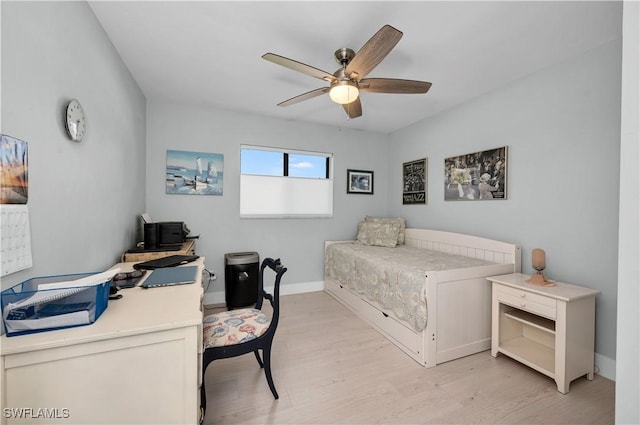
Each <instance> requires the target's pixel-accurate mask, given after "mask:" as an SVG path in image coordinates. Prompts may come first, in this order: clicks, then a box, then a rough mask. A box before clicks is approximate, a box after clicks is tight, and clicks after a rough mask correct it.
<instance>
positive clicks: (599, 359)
mask: <svg viewBox="0 0 640 425" xmlns="http://www.w3.org/2000/svg"><path fill="white" fill-rule="evenodd" d="M265 289H266V290H267V292H271V291H273V286H267V287H265ZM323 290H324V281H323V280H319V281H316V282H301V283H290V284H286V285H282V286H280V295H293V294H303V293H305V292H316V291H323ZM204 304H205V305H211V304H225V299H224V291H216V292H207V293H205V294H204ZM595 364H596V368H595V373H597V374H598V375H600V376H603V377H605V378H607V379H611V380H612V381H615V380H616V361H615V360H614V359H611V358H609V357H606V356H603V355H601V354H598V353H595Z"/></svg>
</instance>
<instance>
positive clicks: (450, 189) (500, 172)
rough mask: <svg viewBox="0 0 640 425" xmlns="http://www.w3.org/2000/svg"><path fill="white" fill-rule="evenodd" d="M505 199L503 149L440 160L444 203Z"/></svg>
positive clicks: (504, 159) (504, 150) (505, 174)
mask: <svg viewBox="0 0 640 425" xmlns="http://www.w3.org/2000/svg"><path fill="white" fill-rule="evenodd" d="M492 199H507V147H506V146H503V147H501V148H496V149H489V150H486V151H480V152H474V153H468V154H466V155H459V156H453V157H451V158H445V160H444V200H445V201H476V200H492Z"/></svg>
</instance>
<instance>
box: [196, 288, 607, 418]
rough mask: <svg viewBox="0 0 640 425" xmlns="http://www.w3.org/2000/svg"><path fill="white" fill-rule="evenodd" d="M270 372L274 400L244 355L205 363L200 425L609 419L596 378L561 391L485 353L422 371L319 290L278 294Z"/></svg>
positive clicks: (601, 382)
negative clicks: (203, 412) (276, 395)
mask: <svg viewBox="0 0 640 425" xmlns="http://www.w3.org/2000/svg"><path fill="white" fill-rule="evenodd" d="M461 314H463V313H461ZM272 370H273V375H274V382H275V385H276V388H277V390H278V393H279V395H280V399H279V400H274V399H273V396H272V395H271V392H270V391H269V387H268V386H267V382H266V379H265V377H264V373H263V371H262V369H260V368H259V367H258V364H257V362H256V360H255V357H254V356H253V355H245V356H241V357H237V358H233V359H224V360H217V361H214V362H213V363H211V364H210V365H209V367H208V369H207V372H206V375H205V379H206V383H207V400H208V405H207V406H208V407H207V413H206V416H205V420H204V423H205V424H258V423H260V424H355V423H358V424H613V423H614V404H615V403H614V397H615V395H614V389H615V385H614V382H612V381H610V380H608V379H606V378H603V377H601V376H599V375H596V377H595V379H594V380H593V381H588V380H587V379H586V378H579V379H577V380H575V381H573V382H572V383H571V386H570V392H569V393H568V394H566V395H562V394H560V393H559V392H558V391H557V390H556V385H555V383H554V382H553V380H551V379H550V378H548V377H546V376H544V375H542V374H540V373H538V372H535V371H533V370H531V369H529V368H528V367H526V366H523V365H521V364H520V363H517V362H515V361H513V360H511V359H509V358H508V357H506V356H503V355H499V356H498V358H493V357H491V354H490V351H485V352H482V353H478V354H475V355H472V356H468V357H465V358H462V359H458V360H454V361H451V362H447V363H443V364H440V365H438V366H436V367H435V368H431V369H426V368H423V367H421V366H419V365H418V364H417V363H416V362H415V361H413V360H412V359H410V358H409V357H408V356H407V355H406V354H404V353H403V352H402V351H400V350H399V349H398V348H396V347H395V346H394V345H393V344H391V343H390V342H389V341H387V340H386V339H385V338H384V337H382V336H381V335H380V334H378V333H377V332H376V331H375V330H373V329H372V328H370V327H369V326H368V325H366V324H365V323H364V322H362V321H361V320H360V319H358V318H357V317H356V316H355V315H353V313H351V312H350V311H349V310H347V309H346V308H344V307H343V306H342V305H341V304H339V303H338V302H337V301H335V300H334V299H333V298H331V297H330V296H329V295H327V294H326V293H324V292H312V293H307V294H298V295H289V296H284V297H281V316H280V323H279V325H278V331H277V332H276V337H275V340H274V348H273V354H272Z"/></svg>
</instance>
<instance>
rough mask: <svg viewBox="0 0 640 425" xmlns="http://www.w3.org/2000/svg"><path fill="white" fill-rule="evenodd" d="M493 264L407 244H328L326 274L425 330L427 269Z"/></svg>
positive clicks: (415, 327)
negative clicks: (389, 245) (392, 245)
mask: <svg viewBox="0 0 640 425" xmlns="http://www.w3.org/2000/svg"><path fill="white" fill-rule="evenodd" d="M489 264H494V263H492V262H489V261H485V260H480V259H477V258H470V257H465V256H462V255H454V254H448V253H444V252H440V251H432V250H427V249H421V248H414V247H410V246H407V245H399V246H396V247H395V248H386V247H380V246H368V245H363V244H360V243H357V242H353V243H335V244H331V245H329V246H328V247H327V251H326V261H325V273H326V274H327V275H328V276H330V277H332V278H333V279H336V280H337V281H339V282H340V283H341V284H342V285H343V286H345V287H347V288H350V289H352V290H354V291H356V292H358V293H359V294H362V295H364V296H366V297H367V298H368V299H369V300H370V301H371V302H372V303H373V304H377V305H378V306H379V307H382V308H383V309H386V310H388V311H389V310H390V311H391V312H393V314H394V315H395V316H396V317H397V318H398V319H400V320H403V321H405V322H407V323H409V325H410V326H411V327H412V328H413V329H415V330H416V331H421V330H423V329H424V328H425V326H426V324H427V300H426V299H425V289H424V285H425V272H427V271H441V270H454V269H461V268H469V267H478V266H485V265H489Z"/></svg>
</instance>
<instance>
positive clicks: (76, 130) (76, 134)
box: [64, 99, 87, 142]
mask: <svg viewBox="0 0 640 425" xmlns="http://www.w3.org/2000/svg"><path fill="white" fill-rule="evenodd" d="M64 123H65V127H66V128H67V134H68V135H69V137H70V138H71V140H73V141H76V142H80V141H82V138H83V137H84V135H85V133H86V132H87V123H86V121H85V116H84V111H83V110H82V105H80V102H78V101H77V100H76V99H71V101H69V104H68V105H67V111H66V116H65V120H64Z"/></svg>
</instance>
